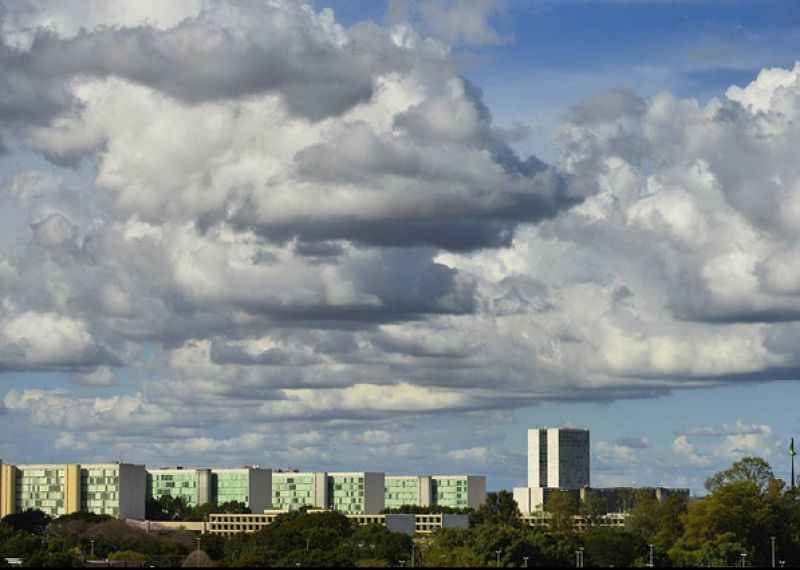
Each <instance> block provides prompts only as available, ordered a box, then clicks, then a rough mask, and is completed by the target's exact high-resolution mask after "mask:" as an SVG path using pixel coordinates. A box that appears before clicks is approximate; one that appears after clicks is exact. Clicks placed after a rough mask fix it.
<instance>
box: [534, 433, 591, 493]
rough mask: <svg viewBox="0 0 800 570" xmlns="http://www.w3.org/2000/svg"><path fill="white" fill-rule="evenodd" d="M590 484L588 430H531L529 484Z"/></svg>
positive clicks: (576, 486)
mask: <svg viewBox="0 0 800 570" xmlns="http://www.w3.org/2000/svg"><path fill="white" fill-rule="evenodd" d="M588 486H589V430H586V429H572V428H541V429H529V430H528V487H548V488H552V489H580V488H581V487H588Z"/></svg>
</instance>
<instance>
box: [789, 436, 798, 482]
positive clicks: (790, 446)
mask: <svg viewBox="0 0 800 570" xmlns="http://www.w3.org/2000/svg"><path fill="white" fill-rule="evenodd" d="M789 455H790V456H791V458H792V494H793V495H794V456H795V455H797V452H796V451H795V449H794V438H792V439H791V441H790V442H789Z"/></svg>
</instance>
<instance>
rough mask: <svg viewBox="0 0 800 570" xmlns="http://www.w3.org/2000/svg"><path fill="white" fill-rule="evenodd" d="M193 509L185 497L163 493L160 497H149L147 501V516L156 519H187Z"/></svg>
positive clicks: (149, 518)
mask: <svg viewBox="0 0 800 570" xmlns="http://www.w3.org/2000/svg"><path fill="white" fill-rule="evenodd" d="M191 510H192V509H191V508H190V507H189V502H188V501H187V500H186V498H185V497H172V496H170V495H161V496H160V497H159V498H158V499H153V498H152V497H151V498H148V499H147V502H146V503H145V517H146V518H147V519H148V520H154V521H177V520H186V516H187V515H188V514H189V513H190V512H191Z"/></svg>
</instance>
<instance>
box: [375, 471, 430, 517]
mask: <svg viewBox="0 0 800 570" xmlns="http://www.w3.org/2000/svg"><path fill="white" fill-rule="evenodd" d="M385 481H386V495H385V497H384V502H385V507H386V508H387V509H399V508H400V507H405V506H417V507H429V506H431V490H432V483H431V478H430V476H427V475H387V476H386V479H385Z"/></svg>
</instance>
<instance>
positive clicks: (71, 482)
mask: <svg viewBox="0 0 800 570" xmlns="http://www.w3.org/2000/svg"><path fill="white" fill-rule="evenodd" d="M145 490H146V475H145V469H144V466H143V465H131V464H127V463H108V464H90V465H79V464H61V465H8V464H3V465H2V467H0V517H2V516H6V515H10V514H14V513H18V512H22V511H25V510H27V509H38V510H40V511H42V512H44V513H46V514H47V515H49V516H51V517H59V516H63V515H68V514H72V513H77V512H90V513H94V514H98V515H109V516H113V517H118V518H144V498H145Z"/></svg>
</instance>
